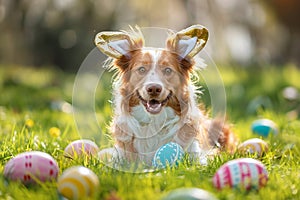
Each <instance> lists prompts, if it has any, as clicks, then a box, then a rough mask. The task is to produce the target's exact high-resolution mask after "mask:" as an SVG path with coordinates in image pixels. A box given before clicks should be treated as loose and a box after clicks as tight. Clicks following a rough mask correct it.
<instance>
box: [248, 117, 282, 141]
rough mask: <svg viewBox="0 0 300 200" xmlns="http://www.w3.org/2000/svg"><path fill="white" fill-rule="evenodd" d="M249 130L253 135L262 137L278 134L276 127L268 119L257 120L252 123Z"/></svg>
mask: <svg viewBox="0 0 300 200" xmlns="http://www.w3.org/2000/svg"><path fill="white" fill-rule="evenodd" d="M251 130H252V132H253V133H255V134H258V135H260V136H263V137H268V136H269V135H270V134H274V135H276V134H278V132H279V131H278V128H277V125H276V124H275V123H274V122H273V121H271V120H269V119H259V120H256V121H254V122H253V123H252V125H251Z"/></svg>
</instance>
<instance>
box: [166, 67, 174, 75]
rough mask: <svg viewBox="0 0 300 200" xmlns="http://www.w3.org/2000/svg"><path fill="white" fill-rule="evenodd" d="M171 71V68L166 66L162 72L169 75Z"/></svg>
mask: <svg viewBox="0 0 300 200" xmlns="http://www.w3.org/2000/svg"><path fill="white" fill-rule="evenodd" d="M172 71H173V70H172V69H171V68H169V67H167V68H166V69H164V74H165V75H170V74H171V73H172Z"/></svg>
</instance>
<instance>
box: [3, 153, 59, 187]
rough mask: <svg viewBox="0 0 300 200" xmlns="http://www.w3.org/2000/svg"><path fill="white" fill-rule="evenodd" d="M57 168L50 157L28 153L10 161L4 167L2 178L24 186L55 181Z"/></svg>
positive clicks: (45, 154)
mask: <svg viewBox="0 0 300 200" xmlns="http://www.w3.org/2000/svg"><path fill="white" fill-rule="evenodd" d="M58 171H59V167H58V165H57V163H56V161H55V160H54V158H53V157H52V156H50V155H49V154H47V153H44V152H40V151H29V152H24V153H21V154H18V155H17V156H16V157H14V158H12V159H10V160H9V161H8V162H7V163H6V165H5V167H4V177H6V178H7V179H8V180H11V181H21V182H22V183H23V184H25V185H30V184H34V183H37V182H46V181H53V180H56V178H57V176H58Z"/></svg>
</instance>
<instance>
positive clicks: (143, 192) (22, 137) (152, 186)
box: [0, 66, 300, 200]
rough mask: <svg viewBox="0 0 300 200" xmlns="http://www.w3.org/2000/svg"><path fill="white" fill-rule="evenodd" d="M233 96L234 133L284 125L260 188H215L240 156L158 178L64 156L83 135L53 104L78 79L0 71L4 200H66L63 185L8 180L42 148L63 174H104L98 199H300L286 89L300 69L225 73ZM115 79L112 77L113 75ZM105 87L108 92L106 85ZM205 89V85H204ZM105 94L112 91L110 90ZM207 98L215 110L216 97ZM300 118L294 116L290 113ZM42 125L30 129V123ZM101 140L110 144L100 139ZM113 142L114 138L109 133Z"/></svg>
mask: <svg viewBox="0 0 300 200" xmlns="http://www.w3.org/2000/svg"><path fill="white" fill-rule="evenodd" d="M220 71H221V74H222V78H223V80H224V84H225V87H226V93H227V115H228V120H229V121H230V122H232V123H233V130H234V131H235V133H236V134H237V136H238V137H239V138H240V140H241V141H244V140H246V139H248V138H252V137H257V136H256V135H253V134H252V133H251V131H250V126H251V122H252V121H253V120H255V119H258V118H261V117H265V118H269V119H271V120H273V121H274V122H276V123H277V125H278V127H279V129H280V134H279V135H278V136H277V137H270V138H267V139H265V140H266V141H267V142H268V144H269V147H270V150H269V152H268V153H266V154H265V155H264V156H263V157H261V158H258V159H259V160H261V161H262V162H263V163H264V164H265V166H266V168H267V170H268V172H269V181H268V184H267V186H266V187H264V188H262V189H260V190H259V191H255V190H252V191H241V190H238V189H224V190H222V191H218V190H217V189H215V188H214V187H213V185H212V181H211V179H212V177H213V175H214V173H215V172H216V170H217V169H218V168H219V167H220V166H221V165H222V164H223V163H225V162H226V161H228V160H232V159H234V158H240V157H243V156H242V155H240V154H238V153H235V154H234V155H229V154H226V153H222V154H221V155H219V156H217V157H216V158H215V159H213V160H212V161H211V162H209V164H208V165H207V166H199V165H196V164H195V163H188V162H185V163H183V164H181V165H180V166H179V167H178V168H175V169H174V168H173V169H167V170H160V171H155V172H151V173H126V172H121V171H116V170H114V169H111V168H108V167H106V166H105V165H103V164H102V163H101V162H100V161H99V160H97V159H95V158H92V159H90V160H87V159H77V160H70V159H67V158H65V157H64V156H63V150H64V148H65V147H66V146H67V145H68V144H69V143H70V142H71V141H72V140H75V139H78V138H80V135H78V133H77V129H76V126H75V123H74V119H73V115H72V114H68V113H64V112H62V111H61V110H59V109H55V108H53V106H52V107H51V105H53V102H58V101H66V102H69V103H71V101H72V87H73V82H74V78H75V75H74V74H65V73H62V72H61V71H57V70H53V69H34V68H22V67H17V66H2V67H0V91H1V98H0V137H1V139H0V199H17V200H19V199H58V196H57V192H56V183H55V182H50V183H41V184H38V185H36V186H31V187H25V186H23V185H22V184H20V183H17V182H7V181H5V179H4V177H3V175H2V174H3V170H4V166H5V164H6V163H7V161H8V160H9V159H11V158H12V157H13V156H15V155H17V154H19V153H21V152H24V151H29V150H39V151H43V152H47V153H49V154H50V155H52V156H53V157H54V158H55V159H56V160H57V162H58V164H59V167H60V173H62V172H63V171H64V170H65V169H66V168H68V167H70V166H74V165H83V166H86V167H88V168H90V169H91V170H93V171H94V172H95V173H96V174H97V175H98V177H99V180H100V186H99V188H98V189H97V194H96V195H95V199H105V198H108V197H109V196H111V195H113V194H114V195H115V196H117V197H119V199H128V200H135V199H138V200H140V199H161V197H163V196H164V195H165V194H167V193H168V192H169V191H171V190H173V189H176V188H180V187H198V188H202V189H205V190H207V191H209V192H211V193H213V194H214V195H215V196H217V197H218V198H219V199H249V200H250V199H251V200H252V199H295V200H296V199H300V168H299V165H300V121H299V114H298V116H297V112H299V100H298V101H293V102H291V101H287V100H285V99H284V98H283V97H282V95H281V91H282V89H283V88H284V87H286V86H290V85H291V86H294V87H296V88H298V89H300V82H299V80H298V79H299V77H300V71H299V70H298V69H297V68H295V67H294V66H285V67H284V68H276V67H267V68H256V67H255V68H251V69H240V68H237V67H230V68H228V67H225V68H220ZM107 76H109V75H107ZM108 85H110V82H109V78H105V81H104V82H103V83H101V84H100V86H99V88H98V89H97V93H96V100H97V103H96V110H97V112H98V114H97V117H98V120H99V122H100V127H101V129H102V131H103V134H107V131H106V126H107V124H108V123H109V120H110V116H111V105H110V104H109V103H107V100H109V99H110V91H109V89H107V88H109V87H107V86H108ZM100 87H101V88H100ZM204 88H205V87H204ZM103 91H104V92H103ZM202 99H203V101H204V102H205V103H206V104H207V105H209V98H207V97H206V96H204V97H203V98H202ZM290 111H293V113H296V115H294V117H291V115H287V113H290ZM29 119H30V120H32V121H33V122H34V125H33V126H32V127H29V126H28V125H26V123H28V121H27V120H29ZM51 127H58V128H59V129H60V130H61V135H60V136H59V137H57V138H55V137H52V136H51V135H50V134H49V129H50V128H51ZM93 137H94V138H95V142H96V143H97V144H99V145H100V147H104V146H105V145H107V144H103V143H104V142H103V141H100V139H99V138H100V137H99V136H97V135H95V136H93ZM106 138H107V139H106V140H105V142H107V141H110V139H109V136H107V137H106Z"/></svg>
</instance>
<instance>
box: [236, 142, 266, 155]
mask: <svg viewBox="0 0 300 200" xmlns="http://www.w3.org/2000/svg"><path fill="white" fill-rule="evenodd" d="M268 149H269V148H268V144H267V143H266V142H265V141H264V140H262V139H260V138H251V139H249V140H246V141H244V142H243V143H241V144H240V145H239V147H238V151H239V152H240V153H249V154H257V155H258V156H262V155H263V154H264V153H266V152H267V151H268Z"/></svg>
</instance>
